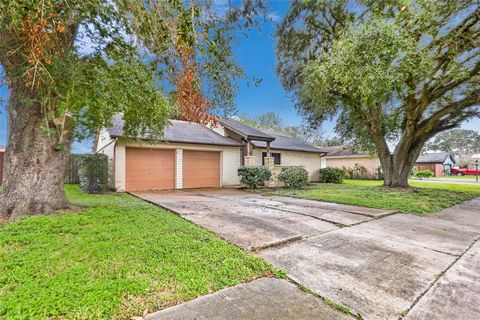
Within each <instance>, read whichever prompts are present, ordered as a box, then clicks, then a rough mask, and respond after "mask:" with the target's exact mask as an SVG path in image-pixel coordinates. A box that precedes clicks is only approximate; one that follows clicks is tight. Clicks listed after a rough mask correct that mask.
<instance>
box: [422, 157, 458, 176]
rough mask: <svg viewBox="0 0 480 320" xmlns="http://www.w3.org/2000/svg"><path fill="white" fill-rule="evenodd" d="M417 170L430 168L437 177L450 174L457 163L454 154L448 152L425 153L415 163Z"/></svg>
mask: <svg viewBox="0 0 480 320" xmlns="http://www.w3.org/2000/svg"><path fill="white" fill-rule="evenodd" d="M415 165H416V167H417V170H430V171H432V172H433V173H434V175H435V176H436V177H439V176H444V175H445V174H447V175H448V174H450V170H451V169H452V168H453V166H454V165H455V160H454V159H453V157H452V155H451V154H449V153H446V152H435V153H425V154H422V155H420V157H418V159H417V161H416V163H415Z"/></svg>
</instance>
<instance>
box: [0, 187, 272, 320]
mask: <svg viewBox="0 0 480 320" xmlns="http://www.w3.org/2000/svg"><path fill="white" fill-rule="evenodd" d="M65 189H66V192H67V195H68V197H69V199H70V200H71V201H72V202H73V203H75V204H77V205H79V206H81V207H83V210H82V211H81V212H79V213H72V212H70V213H63V214H59V215H55V216H36V217H28V218H24V219H20V220H18V221H15V222H13V223H10V224H7V225H3V226H0V319H5V320H7V319H15V320H20V319H46V318H48V319H51V318H55V319H59V318H60V319H129V318H130V317H132V316H135V315H141V314H142V313H143V311H144V310H145V309H148V310H149V312H151V311H155V310H157V309H159V308H161V307H165V306H168V305H171V304H175V303H178V302H182V301H185V300H189V299H192V298H195V297H197V296H199V295H203V294H206V293H209V292H212V291H216V290H219V289H222V288H224V287H228V286H233V285H236V284H238V283H241V282H245V281H249V280H252V279H254V278H257V277H259V276H262V275H270V274H271V273H272V269H271V267H270V266H269V265H268V264H267V263H266V262H264V261H263V260H261V259H260V258H258V257H255V256H253V255H251V254H249V253H247V252H245V251H243V250H241V249H239V248H237V247H235V246H233V245H230V244H228V243H227V242H225V241H223V240H221V239H220V238H218V237H217V236H215V235H213V234H212V233H210V232H207V231H205V230H203V229H201V228H200V227H198V226H195V225H194V224H192V223H190V222H187V221H185V220H183V219H182V218H180V217H178V216H176V215H174V214H172V213H169V212H167V211H165V210H162V209H160V208H158V207H156V206H153V205H150V204H147V203H145V202H143V201H141V200H138V199H136V198H134V197H131V196H129V195H120V194H109V195H87V194H83V193H81V192H80V191H79V188H78V187H77V186H72V185H68V186H66V187H65Z"/></svg>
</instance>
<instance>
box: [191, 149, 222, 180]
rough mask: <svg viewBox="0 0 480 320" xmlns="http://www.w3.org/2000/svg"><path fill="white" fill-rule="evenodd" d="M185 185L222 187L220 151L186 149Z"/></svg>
mask: <svg viewBox="0 0 480 320" xmlns="http://www.w3.org/2000/svg"><path fill="white" fill-rule="evenodd" d="M183 187H184V188H216V187H220V152H212V151H192V150H184V151H183Z"/></svg>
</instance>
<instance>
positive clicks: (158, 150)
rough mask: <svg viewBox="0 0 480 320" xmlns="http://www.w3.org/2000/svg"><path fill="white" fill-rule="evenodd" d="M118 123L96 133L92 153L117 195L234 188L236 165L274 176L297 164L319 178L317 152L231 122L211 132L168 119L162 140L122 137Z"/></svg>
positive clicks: (120, 122)
mask: <svg viewBox="0 0 480 320" xmlns="http://www.w3.org/2000/svg"><path fill="white" fill-rule="evenodd" d="M123 123H124V122H123V120H122V118H121V116H120V115H118V116H116V117H115V119H114V121H113V126H112V128H108V129H103V130H101V132H100V133H99V134H98V135H97V137H96V141H95V147H94V149H95V152H97V153H103V154H105V155H107V156H108V160H109V181H110V185H111V187H113V188H115V189H116V190H117V191H119V192H122V191H141V190H165V189H183V188H206V187H223V186H236V185H239V184H240V178H239V177H238V175H237V169H238V168H239V167H240V166H242V165H261V164H262V163H265V164H266V165H267V166H269V167H270V168H271V169H272V171H273V172H274V173H278V171H280V170H281V167H283V166H303V167H305V169H306V170H307V171H308V173H309V180H310V181H316V180H318V179H319V170H320V158H321V156H322V155H323V154H324V152H322V151H321V150H319V149H318V148H315V147H313V146H312V145H309V144H307V143H305V142H303V141H300V140H297V139H294V138H290V137H284V136H279V135H273V134H266V133H264V132H262V131H259V130H257V129H254V128H252V127H249V126H246V125H244V124H242V123H240V122H238V121H235V120H231V119H229V120H225V121H221V122H220V124H219V125H218V126H216V127H215V128H209V127H207V126H204V125H201V124H198V123H191V122H185V121H179V120H170V121H169V122H168V125H167V126H166V128H165V131H164V140H163V141H162V142H156V143H152V142H149V141H139V140H134V139H131V138H129V137H125V136H124V135H123Z"/></svg>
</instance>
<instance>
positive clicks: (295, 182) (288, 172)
mask: <svg viewBox="0 0 480 320" xmlns="http://www.w3.org/2000/svg"><path fill="white" fill-rule="evenodd" d="M278 180H280V181H282V182H283V183H284V184H285V186H286V187H288V188H301V187H304V186H306V185H307V184H308V171H307V170H305V168H304V167H284V168H282V171H281V172H280V174H279V175H278Z"/></svg>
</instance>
